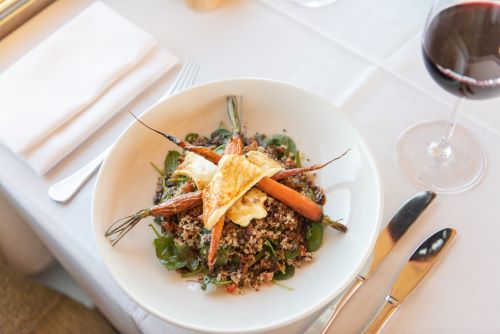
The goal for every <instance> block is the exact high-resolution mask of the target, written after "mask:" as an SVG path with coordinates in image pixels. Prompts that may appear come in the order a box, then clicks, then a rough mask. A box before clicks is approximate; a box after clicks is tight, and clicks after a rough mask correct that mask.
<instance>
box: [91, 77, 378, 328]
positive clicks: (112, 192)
mask: <svg viewBox="0 0 500 334" xmlns="http://www.w3.org/2000/svg"><path fill="white" fill-rule="evenodd" d="M227 95H241V96H243V106H242V110H243V124H244V126H245V129H246V131H247V133H249V134H253V133H255V132H260V133H265V134H269V135H271V134H274V133H281V132H282V131H286V133H287V134H288V135H289V136H291V137H292V138H293V139H294V141H295V142H296V144H297V147H298V148H299V150H300V151H301V152H302V153H303V154H304V155H305V157H306V158H307V159H303V160H302V163H303V164H304V165H308V164H313V163H320V162H324V161H328V160H330V159H332V158H333V157H335V156H338V155H340V154H341V153H343V152H344V151H345V150H346V149H348V148H350V149H351V151H350V152H349V154H348V155H347V156H345V157H344V158H342V159H341V160H339V161H336V162H335V163H333V164H331V165H329V166H328V167H327V168H325V169H324V170H322V171H320V172H318V173H317V183H318V184H319V185H321V186H322V187H323V188H324V189H325V192H326V197H327V202H326V205H325V207H324V211H325V213H327V214H328V215H330V216H331V217H332V218H334V219H340V218H342V219H343V222H344V223H346V224H347V226H348V228H349V231H348V232H347V233H346V234H342V233H339V232H337V231H335V230H333V229H330V228H327V229H325V236H324V240H323V246H322V247H321V248H320V250H319V251H318V252H316V253H315V255H314V260H313V261H312V262H310V263H307V264H305V265H303V266H302V267H301V268H299V269H298V270H296V272H295V276H294V277H293V278H292V279H290V280H287V281H286V284H287V285H288V286H290V287H292V288H293V291H288V290H286V289H283V288H281V287H278V286H275V285H270V286H264V287H262V288H261V289H260V291H258V292H257V291H253V290H251V289H246V290H245V291H244V294H242V295H230V294H228V293H225V292H224V291H223V289H214V288H209V290H208V291H207V292H204V291H202V290H201V289H200V287H199V285H198V284H196V283H193V282H188V281H186V279H185V278H181V277H180V276H179V275H178V274H177V273H175V272H170V271H168V270H167V269H165V268H164V267H163V266H162V265H161V264H160V263H159V261H158V260H157V258H156V256H155V254H154V249H153V246H152V240H153V238H154V235H153V232H152V230H151V228H150V227H149V226H148V224H150V223H152V220H150V219H148V220H144V221H142V222H141V223H139V224H138V225H137V226H136V227H135V228H134V229H133V230H132V231H131V232H129V234H127V236H126V237H125V238H124V239H122V240H121V241H120V243H118V244H117V245H116V246H115V247H112V246H111V245H110V243H109V242H108V240H106V239H105V238H104V231H105V230H106V229H107V228H108V227H109V225H110V224H111V223H112V222H114V221H115V220H117V219H118V218H121V217H124V216H127V215H130V214H132V213H135V212H136V211H138V210H140V209H143V208H147V207H149V206H151V204H152V198H153V194H154V191H155V188H156V181H157V176H158V175H157V174H156V172H155V171H154V169H153V168H152V167H151V165H150V162H154V163H156V164H157V165H161V163H162V161H163V159H164V157H165V154H166V152H167V151H168V150H169V149H176V147H174V145H172V144H170V143H169V142H168V141H166V140H165V139H163V138H162V137H160V136H158V135H157V134H155V133H153V132H151V131H148V130H146V129H145V128H144V127H143V126H141V125H139V124H138V123H137V122H133V123H132V124H131V125H130V126H129V127H128V128H127V129H126V130H125V131H124V132H123V133H122V134H121V136H120V137H119V138H118V139H117V141H116V142H115V144H114V145H113V148H112V150H111V152H110V153H109V155H108V156H107V158H106V160H105V161H104V163H103V165H102V167H101V169H100V172H99V175H98V178H97V183H96V185H95V189H94V195H93V201H92V225H93V232H94V236H95V240H96V243H97V248H98V250H99V254H100V256H101V258H102V261H103V263H104V265H105V266H106V267H107V269H108V270H109V272H110V273H111V275H112V277H113V278H114V279H115V280H116V282H117V283H118V285H119V286H120V287H121V288H122V289H123V291H125V293H126V294H127V295H129V296H130V298H132V299H133V300H134V301H135V302H137V303H138V304H139V305H140V306H142V307H143V308H144V309H146V310H147V311H149V312H150V313H152V314H154V315H156V316H158V317H159V318H161V319H164V320H166V321H168V322H171V323H173V324H175V325H178V326H181V327H185V328H189V329H192V330H196V331H202V332H212V333H241V332H261V331H269V330H271V329H276V328H281V327H283V326H287V325H292V324H294V323H297V322H298V321H300V320H301V319H304V318H305V317H307V316H309V315H311V314H312V313H314V312H315V311H318V310H319V309H320V308H322V307H324V306H325V305H326V304H327V303H329V302H330V301H332V300H333V299H334V298H335V297H336V296H337V295H338V294H339V293H340V292H341V291H342V290H343V289H344V288H345V287H346V286H347V285H348V284H349V282H350V281H352V280H353V279H354V277H355V275H356V274H357V273H358V271H359V270H360V269H361V267H362V266H363V264H364V263H365V262H366V260H367V259H368V257H369V254H370V252H371V250H372V247H373V244H374V240H375V237H376V235H377V231H378V228H379V224H380V218H381V208H382V188H381V181H380V178H379V173H378V170H377V168H376V165H375V162H374V159H373V157H372V155H371V153H370V151H369V149H368V147H367V145H366V144H365V142H364V141H363V139H362V137H361V136H360V135H359V133H358V132H357V131H356V130H355V128H354V127H353V126H352V125H351V124H350V123H349V121H348V120H347V118H346V117H345V116H344V115H343V114H342V112H340V111H339V110H338V109H337V108H336V107H335V106H334V105H332V104H331V103H330V102H329V101H328V100H326V99H324V98H321V97H319V96H317V95H315V94H313V93H310V92H308V91H306V90H304V89H301V88H298V87H295V86H292V85H289V84H286V83H282V82H277V81H272V80H264V79H228V80H222V81H216V82H211V83H207V84H203V85H199V86H196V87H193V88H191V89H189V90H186V91H184V92H182V93H180V94H178V95H175V96H172V97H170V98H168V99H167V100H165V101H164V102H162V103H160V104H158V105H156V106H154V107H153V108H152V109H150V110H149V111H147V112H146V113H144V115H143V116H142V119H143V120H144V121H145V122H147V123H149V124H151V125H153V126H154V127H156V128H158V129H161V130H163V131H165V132H167V133H170V134H172V135H175V136H178V137H181V138H183V137H184V136H185V135H186V134H187V133H189V132H197V133H200V134H205V135H209V134H210V133H211V131H212V130H213V129H214V128H216V127H217V126H218V124H219V122H220V121H221V120H223V121H225V122H226V124H227V123H228V122H227V113H226V103H225V99H226V96H227Z"/></svg>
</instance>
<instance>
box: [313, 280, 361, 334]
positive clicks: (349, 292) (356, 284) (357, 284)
mask: <svg viewBox="0 0 500 334" xmlns="http://www.w3.org/2000/svg"><path fill="white" fill-rule="evenodd" d="M364 282H365V278H364V277H362V276H360V275H358V276H356V282H354V284H353V285H352V286H351V287H350V288H349V290H347V292H346V293H345V294H344V296H343V297H342V299H341V300H340V301H339V302H338V303H337V306H335V309H334V310H333V313H332V314H331V315H330V317H329V318H328V320H327V321H326V323H325V326H324V327H323V329H322V331H321V334H326V332H327V331H328V329H329V328H330V326H331V325H332V323H333V320H335V318H336V317H337V315H338V314H339V313H340V311H341V310H342V308H344V306H345V304H347V302H348V301H349V299H351V297H352V296H353V295H354V294H355V293H356V291H358V289H359V287H360V286H361V285H363V283H364Z"/></svg>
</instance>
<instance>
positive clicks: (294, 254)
mask: <svg viewBox="0 0 500 334" xmlns="http://www.w3.org/2000/svg"><path fill="white" fill-rule="evenodd" d="M297 256H299V249H298V248H295V249H293V250H286V251H285V258H287V259H289V260H293V259H295V258H296V257H297Z"/></svg>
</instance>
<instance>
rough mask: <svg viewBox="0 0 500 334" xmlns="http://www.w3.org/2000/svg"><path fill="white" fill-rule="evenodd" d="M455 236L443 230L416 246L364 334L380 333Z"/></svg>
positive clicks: (447, 229) (449, 231) (452, 230)
mask: <svg viewBox="0 0 500 334" xmlns="http://www.w3.org/2000/svg"><path fill="white" fill-rule="evenodd" d="M455 234H456V231H455V230H454V229H452V228H445V229H442V230H441V231H438V232H436V233H434V234H433V235H431V236H430V237H429V238H427V240H425V241H424V242H423V243H422V244H421V245H420V246H418V248H417V249H416V250H415V252H413V255H412V256H411V257H410V259H409V260H408V263H407V264H406V265H405V266H404V267H403V270H402V271H401V273H400V274H399V277H398V278H397V279H396V282H395V283H394V285H393V286H392V289H391V293H390V294H389V295H388V296H387V297H386V299H385V300H386V301H385V303H384V305H383V307H382V309H381V310H380V311H379V312H378V314H377V315H376V316H375V318H374V319H373V320H372V322H371V323H370V324H369V325H368V327H367V328H366V329H365V330H364V332H363V333H364V334H377V333H380V332H381V331H382V329H383V328H384V326H385V324H386V323H387V321H388V320H389V319H390V317H391V316H392V314H394V312H395V311H396V310H397V309H398V307H399V305H401V303H403V302H404V300H405V299H406V297H408V295H410V293H411V292H412V291H413V289H415V287H416V286H417V285H418V283H419V282H420V281H421V280H422V279H423V278H424V276H425V275H426V274H427V272H428V271H429V269H431V267H432V266H433V265H434V263H435V262H436V260H437V259H438V257H439V256H440V255H441V254H442V253H443V251H444V249H445V248H446V246H448V245H449V243H450V241H451V239H453V237H454V236H455Z"/></svg>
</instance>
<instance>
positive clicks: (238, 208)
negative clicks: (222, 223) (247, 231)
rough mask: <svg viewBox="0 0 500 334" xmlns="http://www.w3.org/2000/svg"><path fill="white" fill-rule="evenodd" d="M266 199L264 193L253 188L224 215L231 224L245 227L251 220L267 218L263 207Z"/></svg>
mask: <svg viewBox="0 0 500 334" xmlns="http://www.w3.org/2000/svg"><path fill="white" fill-rule="evenodd" d="M266 199H267V195H266V193H265V192H263V191H262V190H260V189H259V188H255V187H253V188H252V189H250V190H249V191H248V192H247V193H246V194H245V195H243V196H242V197H241V198H240V199H239V200H237V201H236V202H235V203H234V204H233V205H232V206H231V207H230V208H229V210H227V212H226V215H227V217H228V218H229V219H231V221H232V222H233V223H235V224H238V225H240V226H243V227H246V226H248V224H250V222H251V221H252V219H261V218H264V217H266V216H267V211H266V208H265V206H264V202H265V201H266Z"/></svg>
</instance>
